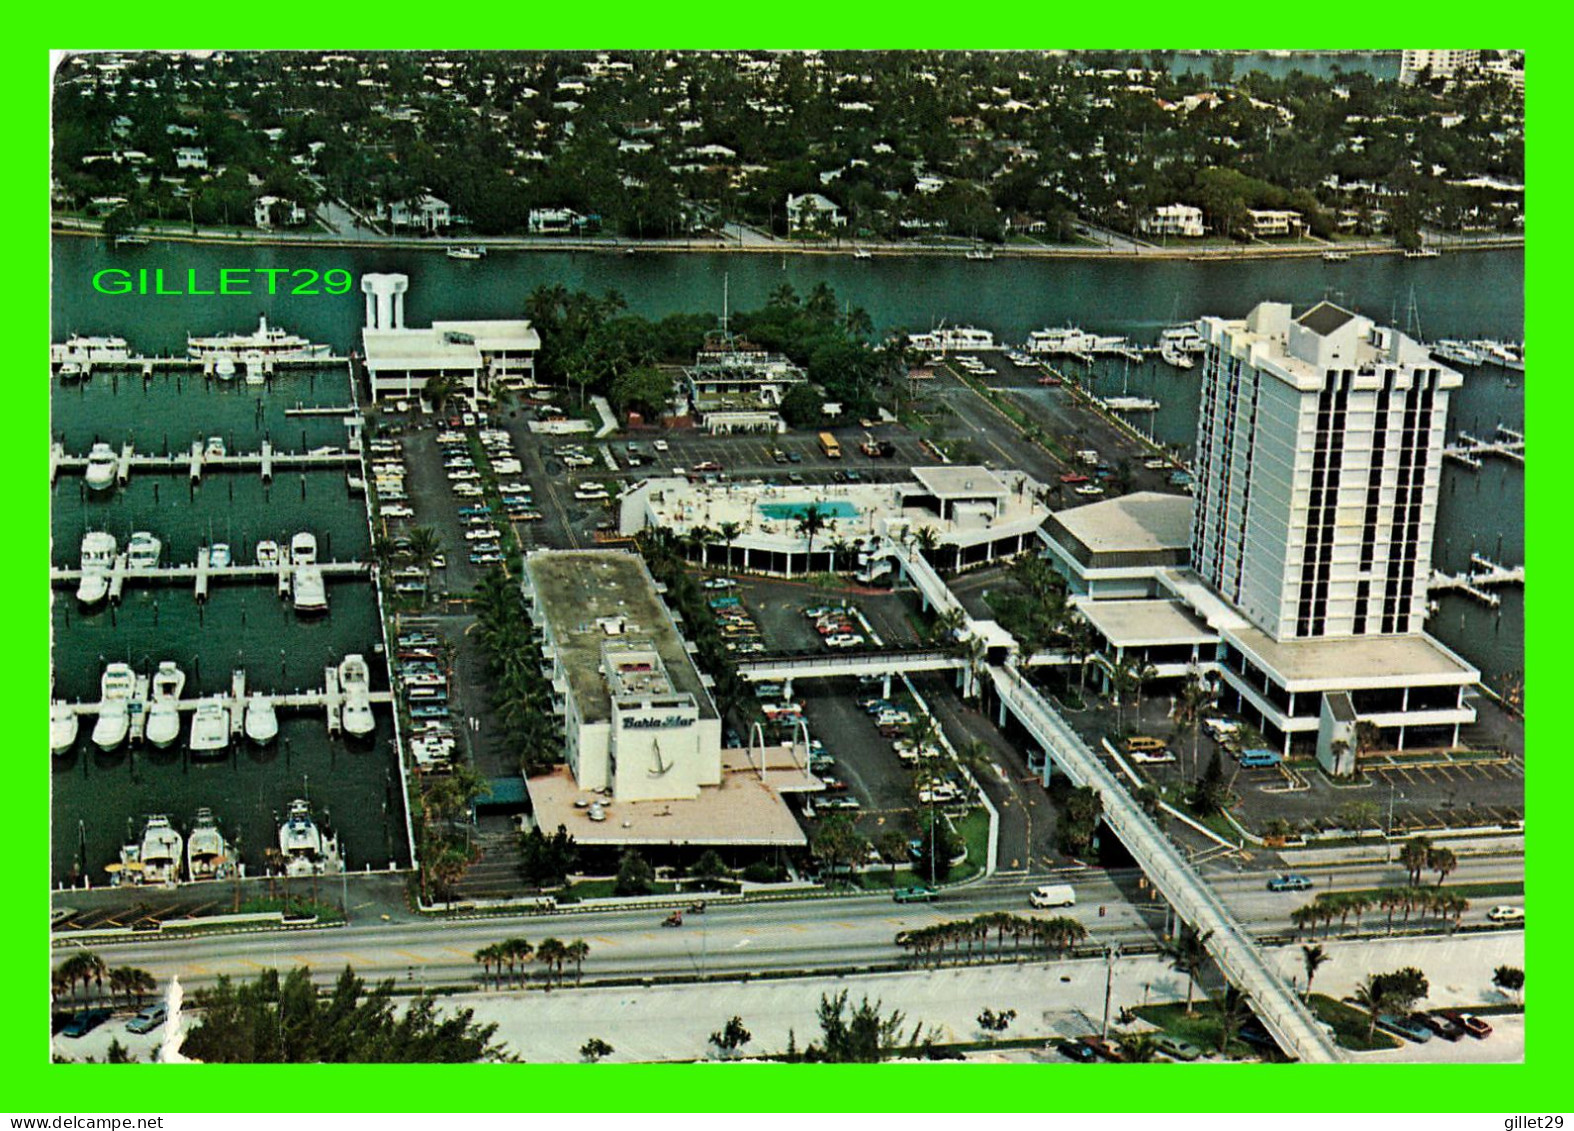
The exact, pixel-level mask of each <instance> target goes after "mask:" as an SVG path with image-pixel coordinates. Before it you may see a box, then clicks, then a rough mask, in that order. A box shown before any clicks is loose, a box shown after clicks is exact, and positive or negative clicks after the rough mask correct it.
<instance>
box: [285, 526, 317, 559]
mask: <svg viewBox="0 0 1574 1131" xmlns="http://www.w3.org/2000/svg"><path fill="white" fill-rule="evenodd" d="M290 563H291V564H292V565H316V564H317V536H316V535H315V534H309V533H307V532H306V531H304V530H303V531H301V532H300V533H299V534H297V535H296V536H295V537H294V538H291V539H290Z"/></svg>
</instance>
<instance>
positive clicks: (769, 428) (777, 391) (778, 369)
mask: <svg viewBox="0 0 1574 1131" xmlns="http://www.w3.org/2000/svg"><path fill="white" fill-rule="evenodd" d="M683 377H684V381H685V383H686V384H687V387H688V395H689V401H690V404H691V405H692V406H693V411H694V415H695V417H696V419H697V420H698V422H699V424H700V426H701V427H703V428H705V429H707V430H708V431H710V432H712V433H730V432H784V431H786V429H787V425H786V423H785V422H784V421H783V420H782V418H781V414H780V412H779V411H778V410H779V409H780V407H781V403H782V398H784V397H785V396H786V395H787V393H788V392H789V391H790V390H791V389H792V387H793V386H795V385H802V384H803V383H805V382H806V381H807V380H808V379H809V378H808V375H807V374H805V373H804V371H803V370H802V369H800V368H799V367H798V366H796V365H794V364H793V363H792V362H791V361H789V360H788V359H787V358H786V357H784V356H782V355H781V354H773V353H769V352H767V351H765V350H762V349H756V348H755V347H753V346H751V345H749V344H748V343H746V342H741V341H733V340H731V339H730V338H720V339H711V340H707V342H706V343H705V348H703V349H701V350H700V351H699V352H698V353H696V354H695V355H694V364H693V365H692V366H691V367H689V368H687V369H685V370H684V371H683Z"/></svg>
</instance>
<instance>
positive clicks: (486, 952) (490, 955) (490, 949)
mask: <svg viewBox="0 0 1574 1131" xmlns="http://www.w3.org/2000/svg"><path fill="white" fill-rule="evenodd" d="M471 957H473V958H474V959H475V961H476V962H477V963H478V964H479V965H480V967H481V984H482V985H485V984H486V979H488V978H490V977H491V976H492V963H494V962H496V961H497V958H498V953H497V944H496V943H494V944H492V945H491V946H483V947H481V948H479V949H478V950H477V951H476V952H475V954H474V955H472V956H471Z"/></svg>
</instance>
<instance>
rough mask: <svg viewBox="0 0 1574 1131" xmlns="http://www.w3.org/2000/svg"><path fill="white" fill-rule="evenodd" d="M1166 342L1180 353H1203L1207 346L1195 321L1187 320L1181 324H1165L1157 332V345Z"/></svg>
mask: <svg viewBox="0 0 1574 1131" xmlns="http://www.w3.org/2000/svg"><path fill="white" fill-rule="evenodd" d="M1166 343H1169V344H1171V345H1173V346H1174V348H1175V349H1177V350H1179V351H1180V352H1181V353H1203V352H1205V351H1206V350H1207V348H1208V343H1207V340H1206V339H1204V338H1203V336H1202V332H1201V331H1200V330H1198V329H1197V324H1196V323H1195V322H1187V323H1186V324H1185V325H1183V326H1166V327H1165V328H1164V329H1163V330H1161V331H1160V332H1159V345H1160V346H1163V345H1164V344H1166Z"/></svg>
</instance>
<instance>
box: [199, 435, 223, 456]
mask: <svg viewBox="0 0 1574 1131" xmlns="http://www.w3.org/2000/svg"><path fill="white" fill-rule="evenodd" d="M226 454H228V452H227V449H226V448H225V446H224V437H223V436H209V437H208V443H207V446H206V447H204V448H203V449H202V458H203V459H223V458H224V457H225V455H226Z"/></svg>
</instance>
